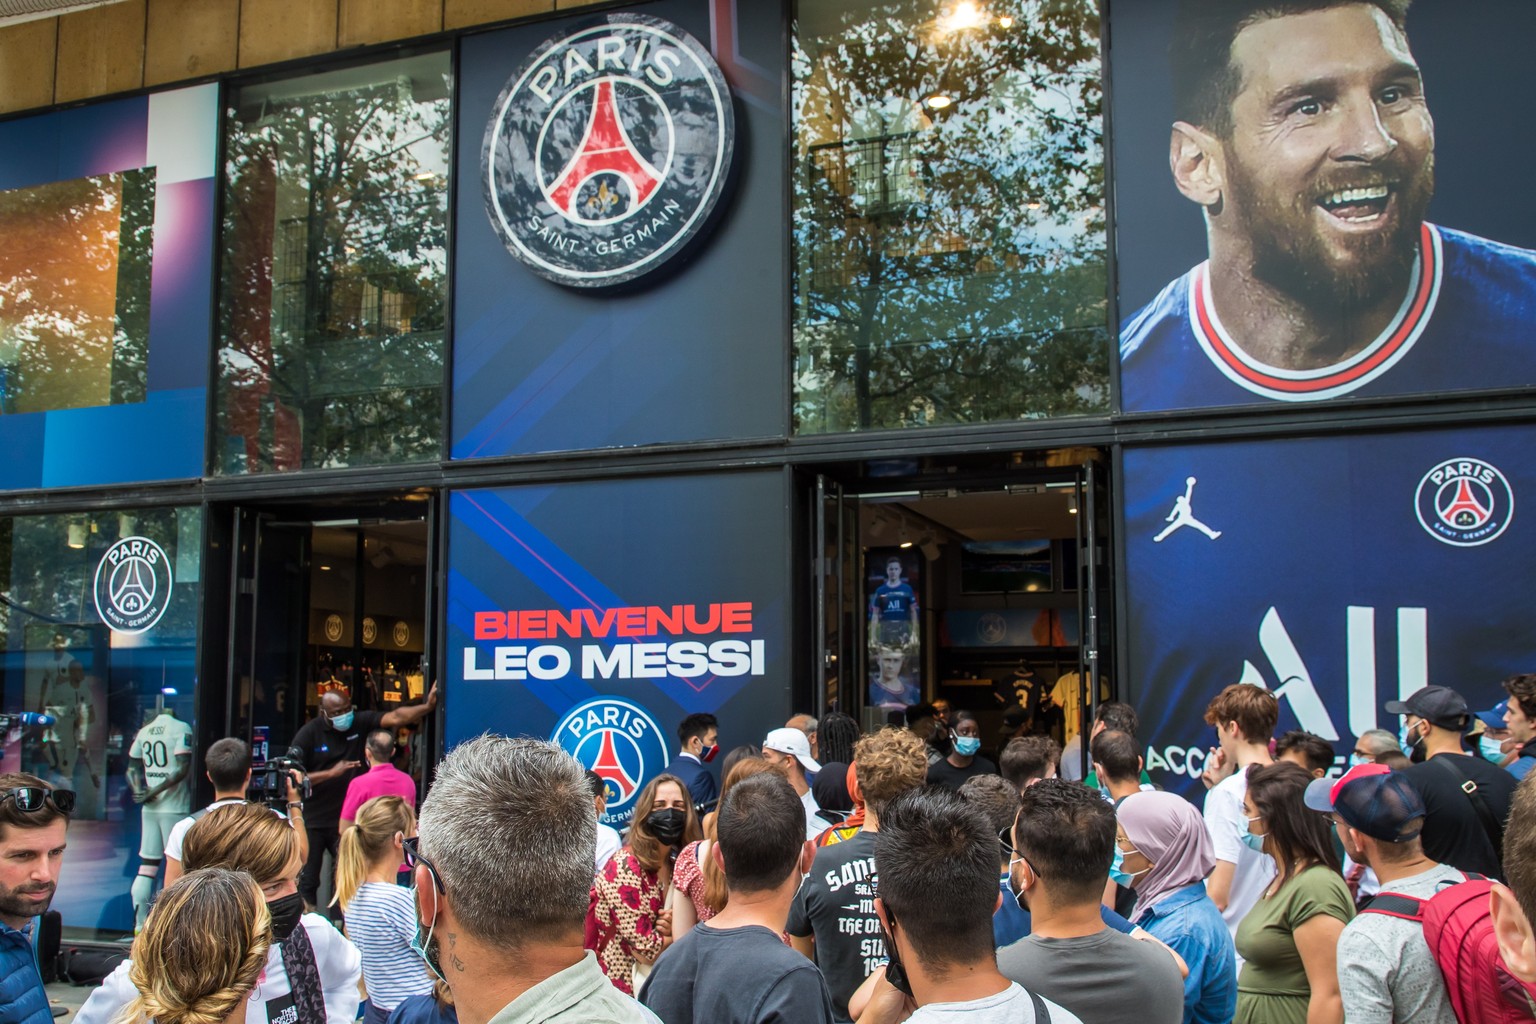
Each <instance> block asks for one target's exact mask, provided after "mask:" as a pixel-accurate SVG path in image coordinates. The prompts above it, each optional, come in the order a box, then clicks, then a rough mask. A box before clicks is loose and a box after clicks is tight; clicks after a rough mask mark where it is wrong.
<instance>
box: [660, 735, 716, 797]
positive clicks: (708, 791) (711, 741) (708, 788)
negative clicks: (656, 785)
mask: <svg viewBox="0 0 1536 1024" xmlns="http://www.w3.org/2000/svg"><path fill="white" fill-rule="evenodd" d="M677 742H678V744H679V745H680V746H679V749H678V752H677V756H676V757H674V758H673V759H672V763H671V764H669V765H667V772H668V774H670V775H676V776H677V777H678V778H680V779H682V780H683V785H685V786H687V787H688V795H689V797H690V798H691V799H692V800H693V803H694V805H695V806H697V807H704V808H706V809H707V808H710V807H712V806H714V803H715V801H716V800H717V799H719V797H720V787H719V785H717V784H716V782H715V776H714V775H713V774H712V773H711V772H710V770H709V763H710V762H711V761H713V760H714V759H715V755H717V754H719V753H720V725H719V722H718V720H717V719H716V718H715V716H714V715H711V714H706V713H704V712H702V711H700V712H695V713H694V714H691V715H689V716H688V717H687V718H685V719H683V720H682V721H681V722H680V723H678V726H677Z"/></svg>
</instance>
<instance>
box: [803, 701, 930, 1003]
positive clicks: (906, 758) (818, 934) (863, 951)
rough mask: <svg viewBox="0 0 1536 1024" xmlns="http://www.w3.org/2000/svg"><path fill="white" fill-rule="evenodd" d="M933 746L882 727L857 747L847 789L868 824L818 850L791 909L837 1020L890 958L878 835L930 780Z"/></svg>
mask: <svg viewBox="0 0 1536 1024" xmlns="http://www.w3.org/2000/svg"><path fill="white" fill-rule="evenodd" d="M925 751H926V746H925V744H924V743H923V741H922V740H920V739H918V738H917V736H915V735H914V734H913V733H911V732H909V731H908V730H906V729H891V728H886V729H881V730H880V731H879V732H877V733H874V734H873V735H870V736H865V737H864V738H863V739H861V740H859V742H858V745H857V746H855V747H854V748H853V770H852V771H850V772H849V773H848V788H849V791H850V792H851V793H852V795H853V799H854V802H855V803H857V802H858V801H859V800H861V799H862V800H863V801H864V827H863V829H862V830H861V831H860V832H859V833H858V834H857V835H855V836H853V837H852V838H850V839H846V840H844V841H843V842H841V843H835V844H833V845H831V846H824V847H822V848H821V849H820V850H818V851H817V852H816V860H815V862H814V863H813V864H812V865H811V873H810V874H809V875H807V876H806V879H805V881H804V882H803V883H801V885H800V891H799V892H798V893H796V894H795V902H794V906H793V907H792V908H791V909H790V912H789V926H788V931H789V939H790V942H791V943H792V944H793V945H794V947H795V948H796V949H798V950H799V951H800V952H802V953H804V954H805V955H806V956H809V957H814V958H815V961H816V966H818V967H820V968H821V973H822V976H823V977H825V978H826V980H827V988H828V990H829V991H830V992H831V993H832V1008H833V1011H834V1013H835V1014H836V1019H837V1020H838V1021H843V1022H846V1021H849V1020H851V1019H852V1018H851V1017H850V1016H849V1015H848V999H849V997H850V996H852V995H853V993H854V992H855V991H857V990H858V987H859V986H860V985H862V984H863V983H864V979H865V978H868V977H869V976H870V975H871V974H872V973H874V971H875V968H877V967H879V966H880V965H881V964H883V963H884V962H885V956H886V949H885V940H884V939H883V938H882V933H881V931H880V919H879V918H878V917H877V916H876V915H875V833H876V832H878V831H879V830H880V815H881V813H882V812H883V811H884V810H885V807H886V805H887V804H889V803H890V802H891V801H892V800H894V799H895V798H896V797H898V796H900V795H901V794H902V793H905V792H906V791H907V790H909V789H916V788H918V787H919V786H921V785H922V784H923V778H924V776H925V775H926V774H927V771H928V758H927V755H926V753H925Z"/></svg>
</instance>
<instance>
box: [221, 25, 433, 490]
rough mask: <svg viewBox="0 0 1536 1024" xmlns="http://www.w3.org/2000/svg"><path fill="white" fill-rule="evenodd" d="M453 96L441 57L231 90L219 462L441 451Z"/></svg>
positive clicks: (314, 463) (346, 461) (366, 461)
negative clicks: (450, 99)
mask: <svg viewBox="0 0 1536 1024" xmlns="http://www.w3.org/2000/svg"><path fill="white" fill-rule="evenodd" d="M449 95H450V83H449V58H448V54H446V53H437V54H429V55H424V56H416V57H409V58H405V59H402V60H396V61H390V62H387V63H382V64H370V65H367V66H364V67H355V68H347V69H344V70H338V71H332V72H327V73H324V74H320V75H312V76H308V77H306V78H300V79H287V80H284V81H280V82H271V83H265V84H261V85H252V86H248V87H245V88H242V89H239V90H237V91H235V92H234V94H233V101H232V103H231V106H230V108H229V110H228V111H227V115H226V127H225V154H226V156H225V165H224V175H225V181H224V224H223V247H224V257H223V258H224V270H223V279H222V281H221V295H220V315H221V318H222V320H221V324H220V347H219V369H218V372H219V388H218V398H217V410H218V425H219V432H220V438H221V444H222V447H221V448H220V449H219V451H218V452H217V453H216V455H215V463H216V465H215V471H216V472H219V473H227V474H234V473H257V472H265V471H269V470H291V469H308V468H326V467H341V466H360V465H378V464H387V463H400V462H419V461H431V460H435V459H437V458H439V457H440V456H441V450H442V421H443V346H444V336H443V324H444V316H443V313H444V307H445V304H446V298H447V280H448V256H447V242H448V178H447V172H448V134H449V116H448V115H449V109H448V107H449Z"/></svg>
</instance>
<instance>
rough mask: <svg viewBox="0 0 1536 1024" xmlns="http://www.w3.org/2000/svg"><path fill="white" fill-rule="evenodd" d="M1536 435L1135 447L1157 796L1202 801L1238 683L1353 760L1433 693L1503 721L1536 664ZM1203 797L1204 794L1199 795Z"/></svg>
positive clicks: (1132, 468) (1137, 592)
mask: <svg viewBox="0 0 1536 1024" xmlns="http://www.w3.org/2000/svg"><path fill="white" fill-rule="evenodd" d="M1533 441H1536V429H1533V428H1531V427H1521V426H1511V427H1489V428H1480V429H1477V430H1445V431H1422V432H1415V433H1404V434H1392V435H1364V436H1354V437H1339V438H1310V439H1297V440H1280V441H1276V440H1261V441H1251V442H1237V443H1223V444H1211V445H1197V446H1187V447H1167V448H1148V449H1133V450H1129V451H1127V452H1126V456H1125V499H1126V506H1125V509H1126V511H1125V550H1126V562H1125V564H1126V573H1127V580H1126V587H1127V594H1128V599H1129V616H1128V620H1129V631H1128V636H1129V642H1130V646H1129V650H1128V664H1129V666H1130V680H1129V684H1130V685H1129V690H1130V694H1131V697H1130V699H1131V700H1132V701H1134V702H1135V704H1136V705H1137V708H1138V710H1139V711H1140V713H1141V717H1142V722H1143V723H1144V725H1143V733H1144V735H1143V736H1142V737H1141V738H1142V740H1143V742H1144V743H1146V744H1147V749H1146V750H1145V751H1144V756H1146V758H1147V762H1148V770H1149V771H1151V772H1152V774H1153V777H1154V779H1155V780H1157V781H1159V782H1161V783H1162V784H1163V785H1165V786H1167V787H1168V788H1170V789H1175V790H1179V789H1187V788H1189V787H1190V785H1191V784H1192V783H1194V779H1195V778H1196V777H1198V775H1199V773H1200V771H1201V769H1202V768H1203V760H1204V756H1205V755H1204V752H1205V750H1206V749H1208V748H1209V747H1210V746H1212V745H1214V744H1215V742H1216V736H1215V732H1214V730H1212V729H1211V728H1210V727H1209V726H1207V725H1206V724H1205V723H1204V721H1203V715H1204V711H1205V706H1206V704H1207V702H1209V700H1210V699H1211V697H1213V696H1214V695H1215V694H1216V693H1217V692H1219V691H1220V690H1221V689H1222V688H1223V687H1225V686H1227V685H1228V684H1230V683H1236V682H1250V683H1256V684H1258V685H1262V686H1265V687H1267V688H1269V689H1271V690H1273V691H1275V693H1276V695H1277V696H1278V697H1279V698H1280V704H1281V719H1280V730H1281V731H1285V730H1287V729H1293V728H1303V729H1306V730H1308V731H1310V732H1314V733H1317V734H1319V735H1321V736H1324V737H1325V738H1327V739H1329V740H1330V741H1332V742H1333V743H1334V747H1335V750H1336V751H1337V752H1338V754H1339V755H1341V757H1342V756H1344V755H1347V754H1348V752H1349V750H1350V749H1351V747H1350V744H1351V743H1352V742H1353V739H1354V737H1356V736H1358V735H1359V734H1360V733H1361V732H1363V731H1365V730H1366V729H1370V728H1378V727H1379V728H1385V729H1389V730H1391V731H1393V732H1396V731H1397V726H1398V720H1397V719H1396V718H1395V717H1393V716H1389V715H1387V714H1386V712H1385V711H1384V710H1383V709H1382V704H1383V703H1384V702H1385V701H1388V700H1393V699H1397V698H1398V697H1399V696H1402V695H1406V694H1407V693H1411V692H1413V691H1414V690H1417V689H1419V688H1420V687H1422V686H1425V685H1431V684H1435V685H1444V686H1451V687H1453V688H1455V689H1458V690H1460V691H1461V692H1462V694H1463V695H1464V696H1465V697H1466V698H1467V700H1468V702H1469V703H1470V704H1471V705H1472V706H1473V707H1474V708H1477V707H1489V706H1491V705H1492V704H1494V703H1495V702H1497V700H1498V699H1499V696H1500V694H1501V693H1502V691H1501V689H1500V687H1499V681H1500V680H1501V679H1503V678H1505V677H1507V676H1509V675H1511V674H1512V673H1514V672H1518V671H1523V670H1525V666H1526V665H1528V663H1529V657H1530V652H1531V651H1532V650H1533V649H1536V620H1533V618H1532V616H1531V615H1530V614H1529V600H1528V596H1527V595H1528V591H1529V567H1530V566H1531V565H1532V564H1533V562H1532V559H1533V556H1536V544H1533V541H1532V536H1533V535H1532V531H1531V529H1530V527H1531V524H1532V521H1531V520H1529V519H1528V518H1526V517H1524V516H1521V515H1517V513H1516V507H1517V506H1518V505H1519V504H1520V503H1521V502H1523V501H1526V500H1529V498H1530V497H1536V444H1533ZM1193 788H1194V789H1195V790H1196V791H1198V789H1199V786H1198V784H1194V787H1193Z"/></svg>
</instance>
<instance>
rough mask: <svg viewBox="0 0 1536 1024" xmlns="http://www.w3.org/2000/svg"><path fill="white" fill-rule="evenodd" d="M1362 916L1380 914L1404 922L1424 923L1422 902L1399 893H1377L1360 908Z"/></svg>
mask: <svg viewBox="0 0 1536 1024" xmlns="http://www.w3.org/2000/svg"><path fill="white" fill-rule="evenodd" d="M1360 913H1362V914H1382V915H1384V916H1386V917H1398V918H1402V919H1403V920H1405V921H1418V922H1419V923H1420V924H1423V923H1424V901H1423V900H1419V899H1414V898H1413V897H1412V896H1404V895H1403V894H1402V893H1400V892H1379V893H1377V894H1376V895H1375V896H1372V897H1371V898H1370V901H1369V902H1368V903H1366V905H1365V906H1363V907H1361V908H1360Z"/></svg>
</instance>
